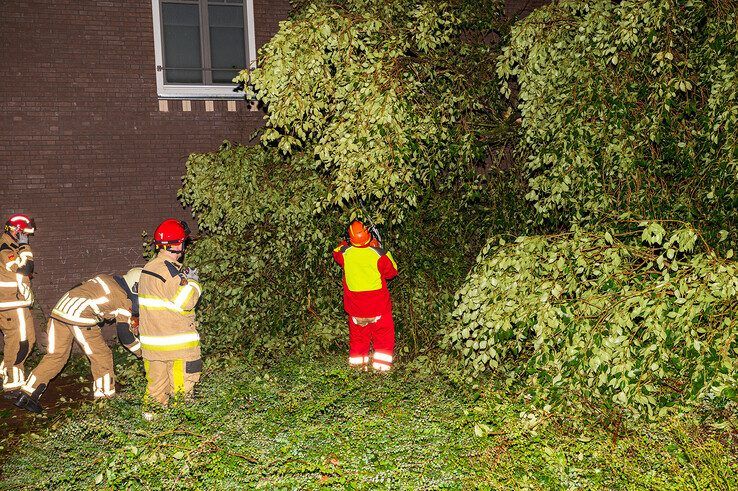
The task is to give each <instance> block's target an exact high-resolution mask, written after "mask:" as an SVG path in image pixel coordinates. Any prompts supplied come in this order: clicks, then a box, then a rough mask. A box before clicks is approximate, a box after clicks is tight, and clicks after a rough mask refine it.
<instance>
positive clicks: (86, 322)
mask: <svg viewBox="0 0 738 491" xmlns="http://www.w3.org/2000/svg"><path fill="white" fill-rule="evenodd" d="M51 314H52V315H55V316H57V317H61V318H62V319H64V320H66V321H69V323H70V324H77V325H80V326H94V325H95V324H97V323H98V322H100V321H99V320H98V319H90V318H87V317H76V316H73V315H70V314H68V313H66V312H59V311H58V310H56V309H54V310H52V311H51Z"/></svg>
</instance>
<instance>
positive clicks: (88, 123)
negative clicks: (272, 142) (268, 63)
mask: <svg viewBox="0 0 738 491" xmlns="http://www.w3.org/2000/svg"><path fill="white" fill-rule="evenodd" d="M289 8H290V5H289V1H288V0H254V22H255V34H256V40H257V45H258V46H261V45H262V44H263V43H265V42H266V41H268V40H269V38H270V37H271V36H272V35H273V34H274V33H275V32H276V30H277V29H278V22H279V21H280V20H282V19H285V18H286V17H287V15H288V13H289ZM152 25H153V23H152V13H151V1H150V0H124V1H94V0H43V1H40V0H36V1H28V0H4V1H2V2H0V176H2V177H0V217H6V216H7V215H8V214H10V213H13V212H24V213H28V214H30V215H32V216H33V217H35V218H36V223H37V226H38V232H37V234H36V236H35V237H34V238H33V241H32V245H33V247H34V251H35V254H36V258H37V268H36V270H37V274H36V276H35V278H34V290H35V292H36V295H37V297H38V299H39V303H40V305H41V306H42V307H43V309H44V310H46V311H48V309H49V307H50V306H52V305H53V303H54V302H55V301H56V300H57V298H58V297H59V296H60V295H61V294H62V293H63V292H64V291H66V290H67V289H68V288H69V287H71V286H73V285H74V284H75V283H77V282H79V281H80V280H82V279H86V278H88V277H90V276H91V275H94V274H96V273H98V272H113V273H115V272H120V271H125V270H126V269H128V268H129V267H131V266H133V265H136V264H140V263H141V261H142V260H141V250H142V249H141V241H140V234H141V231H142V230H148V231H149V233H150V232H151V231H152V229H153V227H155V226H156V224H157V223H158V222H159V221H161V220H162V219H164V218H167V217H169V216H173V217H178V218H184V219H188V218H190V217H189V214H188V213H187V211H186V210H184V209H183V208H182V207H181V206H180V205H179V203H178V201H177V199H176V193H177V189H178V188H179V187H180V183H181V181H180V178H181V175H182V174H183V170H184V161H185V159H186V157H187V155H188V154H189V153H191V152H202V151H209V150H213V149H215V148H217V146H218V145H219V144H220V142H222V141H223V140H224V139H232V140H236V141H240V142H247V141H248V139H249V136H250V134H251V133H252V132H253V131H254V130H255V129H256V128H258V127H259V126H260V124H261V121H262V114H261V113H260V112H252V111H249V110H248V107H247V105H246V103H245V102H244V101H238V102H236V103H235V109H236V110H235V111H234V112H229V111H228V108H227V102H226V101H215V102H214V104H213V111H211V112H206V108H205V102H204V101H192V102H191V111H189V112H184V111H183V104H182V101H168V109H169V110H168V111H167V112H161V111H160V108H159V100H158V98H157V93H156V81H155V71H154V70H155V63H154V40H153V27H152ZM232 104H233V103H232ZM4 219H5V218H2V220H4Z"/></svg>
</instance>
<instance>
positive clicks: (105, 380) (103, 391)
mask: <svg viewBox="0 0 738 491" xmlns="http://www.w3.org/2000/svg"><path fill="white" fill-rule="evenodd" d="M92 389H93V390H94V391H95V394H94V396H95V398H96V399H99V398H101V397H112V396H114V395H115V387H114V386H113V385H112V378H111V377H110V374H109V373H106V374H105V375H103V376H102V377H98V379H97V380H95V382H94V383H93V384H92Z"/></svg>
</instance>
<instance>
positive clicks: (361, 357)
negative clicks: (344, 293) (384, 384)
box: [348, 312, 395, 371]
mask: <svg viewBox="0 0 738 491" xmlns="http://www.w3.org/2000/svg"><path fill="white" fill-rule="evenodd" d="M348 324H349V364H350V365H355V366H362V365H363V366H368V365H369V361H370V356H369V350H370V348H371V347H372V345H374V354H373V356H372V357H371V362H372V367H373V368H374V369H375V370H382V371H384V370H389V369H390V368H391V367H392V355H393V353H394V350H395V322H394V320H393V319H392V312H389V313H386V314H382V315H381V316H379V319H377V320H375V321H374V322H371V323H369V324H366V325H364V326H361V325H359V324H357V323H356V318H355V317H352V316H349V318H348Z"/></svg>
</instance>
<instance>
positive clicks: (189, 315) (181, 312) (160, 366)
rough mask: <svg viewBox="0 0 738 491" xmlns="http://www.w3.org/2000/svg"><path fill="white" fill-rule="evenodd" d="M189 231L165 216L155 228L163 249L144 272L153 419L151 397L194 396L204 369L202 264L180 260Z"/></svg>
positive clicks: (142, 327) (144, 339) (143, 329)
mask: <svg viewBox="0 0 738 491" xmlns="http://www.w3.org/2000/svg"><path fill="white" fill-rule="evenodd" d="M189 236H190V230H189V227H187V224H186V223H185V222H182V221H179V220H175V219H173V218H170V219H168V220H164V221H163V222H162V223H161V224H160V225H159V226H158V227H157V228H156V231H155V232H154V244H155V245H156V249H157V255H156V257H155V258H154V259H152V260H151V261H149V262H148V263H147V264H146V266H144V269H143V271H142V272H141V280H140V282H139V290H138V292H139V294H138V302H139V310H140V322H139V332H140V334H141V337H140V340H141V349H142V354H143V359H144V369H145V370H146V380H147V382H148V384H147V386H146V396H145V401H144V402H145V406H146V410H145V411H144V413H143V417H144V419H146V420H149V421H150V420H151V419H153V418H154V413H153V412H151V411H149V408H150V402H152V401H155V402H157V403H159V404H160V405H162V406H166V405H167V404H168V402H169V399H170V397H172V396H177V395H179V396H183V397H184V398H185V399H191V398H192V396H193V392H194V388H195V384H197V382H198V381H199V380H200V372H202V359H201V355H200V335H199V333H198V332H197V329H196V326H195V310H194V309H195V305H196V304H197V301H198V300H199V298H200V293H201V291H202V289H201V287H200V283H199V281H198V279H199V278H198V275H197V270H195V269H191V268H183V267H182V264H181V263H180V262H179V261H181V260H182V259H183V256H184V251H185V243H186V241H187V239H188V238H189Z"/></svg>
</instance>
